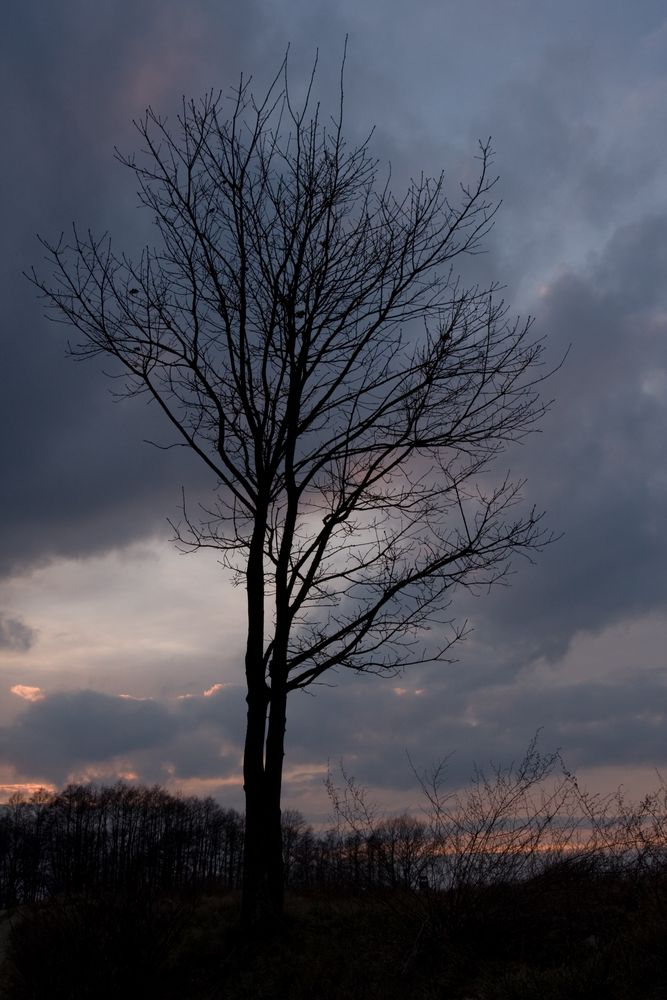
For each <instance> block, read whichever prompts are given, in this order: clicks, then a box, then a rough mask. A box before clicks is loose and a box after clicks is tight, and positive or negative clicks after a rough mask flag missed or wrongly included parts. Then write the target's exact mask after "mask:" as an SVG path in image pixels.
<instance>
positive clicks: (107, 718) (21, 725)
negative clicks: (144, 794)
mask: <svg viewBox="0 0 667 1000" xmlns="http://www.w3.org/2000/svg"><path fill="white" fill-rule="evenodd" d="M12 690H13V692H14V693H15V694H17V695H18V696H19V697H21V698H23V699H24V700H26V701H28V702H29V703H30V704H29V705H28V707H27V708H26V709H25V710H24V711H23V712H22V713H21V714H20V715H18V716H17V717H16V718H15V719H14V721H13V722H12V723H11V724H10V725H8V726H5V727H4V728H2V729H0V759H1V760H2V761H3V762H4V763H5V764H8V765H10V766H12V767H13V768H14V769H15V770H16V772H17V773H20V774H21V775H22V776H25V778H26V780H30V779H32V778H34V779H44V780H48V781H50V782H54V783H56V784H62V783H63V782H65V781H66V780H67V779H68V777H70V776H72V775H77V774H84V773H86V772H88V773H90V774H92V773H94V774H95V775H97V776H100V777H101V776H105V775H106V776H108V777H109V778H110V779H111V780H113V778H114V776H118V775H119V774H120V773H121V772H128V771H132V772H136V773H137V774H138V775H140V776H141V778H142V780H145V781H165V780H172V779H173V780H177V779H179V778H183V779H186V778H190V777H194V776H200V777H225V776H226V775H227V774H229V773H230V772H231V771H234V770H237V769H238V761H239V753H238V745H239V744H238V740H239V737H240V736H241V733H242V726H241V728H239V725H238V724H236V719H235V717H236V716H237V715H238V709H239V707H240V704H242V701H241V699H240V697H238V696H235V697H232V698H231V699H230V698H227V699H225V698H220V696H218V697H211V696H208V697H206V696H204V695H201V696H198V697H195V698H192V699H188V700H187V701H184V702H183V701H174V702H166V701H158V700H157V699H149V698H135V697H132V696H128V695H109V694H103V693H101V692H99V691H93V690H83V691H67V692H57V693H55V694H44V693H43V692H41V691H40V689H39V688H34V687H28V686H25V685H16V686H15V687H14V688H13V689H12ZM239 703H240V704H239Z"/></svg>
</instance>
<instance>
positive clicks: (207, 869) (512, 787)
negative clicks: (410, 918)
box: [0, 741, 667, 908]
mask: <svg viewBox="0 0 667 1000" xmlns="http://www.w3.org/2000/svg"><path fill="white" fill-rule="evenodd" d="M445 764H446V762H444V763H443V764H441V765H440V766H437V767H435V768H434V769H433V770H432V771H431V772H430V774H428V775H422V776H420V775H416V779H417V781H418V783H419V785H420V786H421V793H422V800H423V809H422V818H420V819H415V818H414V817H412V816H409V815H401V816H395V817H392V818H389V819H387V818H383V817H381V816H380V817H379V818H378V813H377V811H376V810H374V809H373V807H372V805H370V804H369V802H368V801H367V795H366V793H365V791H364V789H362V788H360V787H359V786H358V785H356V783H355V782H354V779H352V778H350V777H348V776H347V775H346V774H345V772H344V771H341V781H340V783H339V785H336V784H335V782H334V781H333V779H332V778H331V777H330V778H329V781H328V783H327V788H328V792H329V796H330V799H331V803H332V810H333V813H334V815H335V817H336V822H335V825H334V827H333V828H332V829H330V830H328V831H325V832H315V831H314V830H313V829H312V827H310V826H309V825H308V824H307V823H306V822H305V820H304V818H303V817H302V816H301V814H300V813H298V812H295V811H292V810H285V811H284V812H283V859H284V868H285V881H286V886H287V888H288V889H310V888H313V889H319V890H322V889H330V888H340V889H345V890H350V889H351V890H354V891H361V890H367V889H384V888H402V889H408V890H413V889H418V890H424V889H429V890H450V892H449V896H450V897H451V899H452V901H455V899H456V891H457V890H459V889H464V890H467V889H469V888H471V887H473V888H474V887H479V886H488V885H491V884H498V883H503V884H508V883H511V882H520V881H523V880H526V879H530V878H532V877H534V876H539V875H542V874H544V873H545V872H547V871H548V870H550V869H551V870H553V869H554V868H555V867H559V866H560V868H561V869H562V868H563V867H565V868H576V869H577V870H579V871H581V870H582V868H585V869H586V870H589V871H590V870H592V869H594V870H595V871H597V872H598V873H600V872H615V873H621V874H623V875H624V876H625V875H628V874H631V873H644V872H646V871H650V872H653V873H655V872H657V871H660V870H661V871H663V872H665V871H667V788H666V787H665V786H664V785H662V786H661V787H660V788H659V789H658V790H657V791H656V792H654V793H652V794H650V795H647V796H645V797H644V798H643V799H642V800H641V802H639V803H631V802H628V801H627V800H625V799H624V797H623V796H622V794H621V793H618V794H616V795H614V796H609V797H607V798H601V797H599V796H596V795H590V794H589V793H587V792H586V791H584V790H582V789H581V788H580V786H579V784H578V782H577V779H576V777H575V776H574V775H573V774H571V773H570V772H569V771H568V770H567V769H566V768H565V767H564V766H563V765H562V761H561V760H560V757H559V756H558V754H552V755H544V754H542V753H540V752H539V751H538V750H537V747H536V741H533V742H532V743H531V744H530V746H529V748H528V750H527V752H526V754H525V756H524V758H523V759H522V760H521V761H519V762H518V763H517V764H512V765H510V766H509V767H506V768H495V769H492V771H491V772H490V773H484V772H483V771H481V770H476V771H475V772H474V775H473V778H472V781H471V784H470V785H469V787H468V788H466V789H464V790H463V791H459V792H452V791H450V790H449V789H448V785H447V782H446V780H445V779H446V769H445ZM242 857H243V817H242V816H241V814H240V813H238V812H237V811H235V810H234V809H225V808H224V807H223V806H221V805H220V804H219V803H217V802H216V801H215V800H213V799H212V798H203V799H200V798H195V797H191V796H189V797H184V796H180V795H172V794H170V793H169V792H167V791H166V790H165V789H163V788H160V787H159V786H154V787H150V788H149V787H145V786H135V785H128V784H124V783H118V784H115V785H113V786H110V787H97V786H94V785H69V786H68V787H66V788H65V789H63V790H62V791H60V792H56V793H48V792H45V791H39V792H37V793H35V794H33V795H32V796H31V797H22V796H19V795H16V796H14V797H13V798H12V799H11V800H10V802H9V803H8V804H7V805H6V806H3V807H0V908H7V907H12V906H14V905H17V904H23V903H34V902H39V901H42V900H45V899H48V898H50V897H54V896H62V895H65V896H67V895H70V894H77V893H82V892H84V891H85V892H92V893H108V892H112V893H113V892H119V893H137V892H147V893H171V892H190V891H197V892H199V891H201V890H204V889H215V890H232V889H237V888H239V886H240V880H241V868H242ZM451 890H454V892H453V893H452V892H451Z"/></svg>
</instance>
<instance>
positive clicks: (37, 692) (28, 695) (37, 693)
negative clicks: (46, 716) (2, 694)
mask: <svg viewBox="0 0 667 1000" xmlns="http://www.w3.org/2000/svg"><path fill="white" fill-rule="evenodd" d="M9 690H10V691H11V693H12V694H15V695H16V696H17V698H23V699H24V700H25V701H43V699H44V697H45V695H44V693H43V691H42V689H41V688H38V687H32V686H31V685H30V684H15V685H14V687H11V688H10V689H9Z"/></svg>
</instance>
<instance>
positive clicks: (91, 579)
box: [0, 0, 667, 818]
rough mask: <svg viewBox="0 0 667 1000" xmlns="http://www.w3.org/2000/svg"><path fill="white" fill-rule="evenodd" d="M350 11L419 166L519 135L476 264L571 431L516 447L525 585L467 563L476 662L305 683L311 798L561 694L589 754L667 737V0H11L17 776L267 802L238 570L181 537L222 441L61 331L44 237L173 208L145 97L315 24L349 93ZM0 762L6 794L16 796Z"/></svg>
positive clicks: (1, 274)
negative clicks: (174, 534) (191, 496)
mask: <svg viewBox="0 0 667 1000" xmlns="http://www.w3.org/2000/svg"><path fill="white" fill-rule="evenodd" d="M346 33H347V34H349V47H348V60H347V76H346V97H347V128H348V132H349V134H350V135H351V137H352V138H356V137H358V136H362V135H364V134H365V133H366V132H367V131H368V127H369V126H371V125H374V126H375V133H374V139H373V149H374V151H375V152H376V153H377V154H378V155H379V156H380V157H381V158H382V159H383V160H389V161H391V164H392V170H393V176H394V178H395V179H396V183H397V184H398V183H399V182H400V179H401V178H407V177H409V176H410V174H414V173H419V172H421V171H422V170H424V171H425V172H427V173H438V172H439V171H440V170H441V169H442V168H444V169H445V171H446V172H447V176H448V177H449V178H450V179H451V183H452V185H453V186H455V185H456V183H457V180H458V178H459V177H460V176H462V175H464V174H465V171H466V170H468V169H469V165H470V163H471V158H472V157H473V156H474V154H475V151H476V144H477V140H478V139H479V138H484V139H485V138H486V137H487V136H489V135H491V136H493V141H494V145H495V148H496V151H497V152H496V161H495V162H496V166H497V169H498V172H499V174H500V177H501V179H500V182H499V186H498V193H499V195H500V196H501V197H502V199H503V205H502V208H501V211H500V213H499V216H498V220H497V224H496V227H495V229H494V230H493V233H492V234H491V236H490V237H489V239H488V241H487V248H488V254H486V255H485V256H484V257H483V258H481V259H479V261H478V263H477V267H478V270H479V273H480V274H481V275H482V277H483V278H484V279H485V280H489V279H491V278H495V279H498V280H500V281H502V282H503V283H504V284H505V285H506V286H507V290H506V293H505V294H506V298H507V300H508V301H509V302H511V303H512V305H513V307H514V309H515V310H516V312H520V313H521V314H523V315H525V314H528V313H530V314H533V315H534V316H535V317H536V327H535V329H536V332H537V333H538V334H539V335H545V336H546V337H547V340H548V345H549V346H548V351H549V356H550V358H552V359H553V360H554V361H557V359H559V358H560V357H562V355H563V353H564V351H565V350H566V348H567V347H568V345H571V349H570V353H569V355H568V357H567V361H566V363H565V365H564V366H563V368H562V369H561V370H560V372H559V373H558V374H557V375H556V376H555V377H554V378H553V380H552V383H551V385H550V393H551V394H553V396H554V397H555V400H556V402H555V404H554V407H553V409H552V411H551V413H550V415H549V416H548V418H547V419H546V420H545V422H544V424H543V428H542V433H541V434H540V435H539V437H535V438H533V439H531V441H530V442H529V443H528V444H526V445H524V446H523V447H522V448H521V449H519V450H517V451H514V452H512V453H511V454H510V455H508V456H506V457H505V459H504V463H505V466H506V465H508V464H509V466H510V467H511V469H512V472H513V473H516V474H517V475H526V476H527V477H528V480H529V484H528V487H527V494H528V496H529V498H530V499H531V500H534V501H535V503H536V504H537V505H538V506H539V507H541V508H544V509H546V510H547V511H548V520H549V525H550V527H551V528H552V529H553V530H554V531H555V532H556V533H562V536H563V537H562V539H561V540H560V541H559V542H558V543H557V544H554V545H553V546H552V547H551V548H549V549H548V550H547V551H546V552H545V553H543V554H542V555H540V556H539V557H538V559H537V561H536V564H535V565H533V566H526V565H521V566H518V567H517V569H518V572H517V574H516V576H515V577H514V578H513V580H512V586H511V587H510V588H507V589H503V590H501V591H497V592H495V593H492V594H491V595H490V596H488V597H483V598H479V599H476V600H472V599H470V598H465V599H464V598H463V597H461V598H460V599H459V600H458V601H457V602H456V603H455V605H454V611H455V612H456V613H457V614H458V615H459V616H460V617H461V618H465V617H467V618H468V619H469V621H470V624H471V625H472V626H474V632H473V633H472V635H471V637H470V638H469V639H468V640H467V642H466V643H465V644H463V645H461V646H460V647H459V649H458V654H457V655H458V662H457V663H456V664H454V665H452V666H448V667H443V666H439V667H437V668H436V667H428V668H423V669H421V670H411V671H407V672H406V673H405V674H404V676H402V677H400V678H394V679H389V680H379V679H377V678H361V679H359V678H346V677H334V678H332V679H331V680H332V682H333V684H334V686H332V687H320V688H318V689H317V690H316V692H315V695H314V696H311V695H308V694H298V695H295V696H293V700H292V705H291V707H290V713H289V720H288V733H287V737H288V751H287V758H286V774H287V781H286V800H287V803H288V804H289V805H291V806H295V807H298V808H301V809H302V810H303V811H304V812H306V813H307V814H308V815H310V816H312V817H315V818H316V817H317V816H319V815H320V814H321V813H323V812H325V811H326V804H325V802H324V796H323V792H322V775H323V773H324V772H325V771H326V766H327V760H331V761H332V762H336V761H338V760H339V759H341V758H342V759H343V760H344V762H345V764H346V767H347V768H348V770H349V771H350V772H351V773H353V774H355V775H356V777H357V778H358V780H359V781H360V782H361V783H363V784H365V785H367V786H369V787H370V788H371V789H372V794H373V796H374V797H375V799H376V800H377V801H378V802H380V803H381V804H383V805H385V806H386V807H387V808H399V807H402V806H410V805H412V804H413V803H414V801H415V800H416V798H417V796H416V792H415V790H414V778H413V777H412V775H411V773H410V767H409V764H408V762H407V757H406V750H407V751H408V752H409V754H410V755H411V757H412V759H413V760H414V761H415V762H416V763H417V765H418V766H420V767H428V765H429V763H430V762H431V761H433V760H434V759H437V758H439V757H442V756H443V755H445V754H447V753H450V752H452V751H453V752H454V756H453V757H452V758H451V762H450V780H451V781H452V783H453V784H457V783H460V782H462V781H464V780H465V779H466V777H467V776H468V774H469V773H470V770H471V765H472V761H473V760H477V761H478V762H480V763H482V764H484V763H485V762H488V761H489V760H498V761H508V760H510V759H511V758H512V757H516V756H517V755H520V754H521V752H522V750H523V749H524V748H525V746H526V744H527V743H528V741H529V739H530V738H531V736H532V735H533V733H534V732H535V731H536V730H537V729H538V728H540V727H541V729H542V735H541V742H542V745H543V747H544V748H545V749H546V750H552V749H555V748H556V747H560V748H562V752H563V754H564V757H565V759H566V760H567V762H568V763H569V765H570V766H571V767H573V768H576V769H577V771H578V772H579V773H580V774H581V775H582V776H583V777H584V779H585V781H586V783H587V784H588V785H589V787H591V788H593V789H599V790H606V789H610V788H613V787H615V786H616V785H617V784H618V783H619V782H624V783H625V784H626V786H627V788H628V790H629V791H630V792H632V793H634V794H639V793H641V792H642V791H643V790H644V789H646V788H648V787H649V786H650V785H651V784H652V783H654V781H655V769H656V768H657V769H661V768H664V769H667V740H666V739H665V736H666V727H667V672H666V670H665V667H666V663H665V659H666V653H665V651H666V650H667V532H666V531H665V527H666V524H665V521H666V513H667V447H666V443H665V442H666V440H667V434H666V431H667V170H666V168H665V163H666V161H667V13H666V12H665V5H664V2H663V0H655V2H654V0H635V3H633V4H631V5H630V4H628V3H627V2H626V0H585V2H582V0H559V3H557V4H556V3H554V2H547V0H465V2H464V0H415V2H414V3H413V4H410V5H408V4H405V3H399V2H397V0H364V2H363V3H360V2H359V0H354V2H352V0H342V2H340V3H338V4H331V3H329V2H326V3H325V2H324V0H275V2H273V3H269V2H262V0H246V2H245V3H243V4H239V3H236V2H232V0H189V2H188V3H183V2H181V0H139V2H136V0H135V2H133V3H130V2H129V0H114V2H108V3H106V4H91V3H89V2H86V0H62V2H60V3H58V4H49V3H45V2H44V3H36V2H35V3H25V2H24V0H5V3H4V4H3V31H2V40H1V41H0V46H1V47H2V53H1V56H2V58H1V61H0V74H1V76H2V79H1V81H0V82H1V89H2V94H3V104H4V107H3V147H4V152H3V156H2V160H1V162H0V169H1V170H2V172H3V178H2V191H3V193H4V211H3V227H2V237H1V238H2V254H3V263H2V269H1V271H0V281H1V282H2V303H3V309H2V315H1V319H0V323H1V334H0V411H1V415H0V447H1V449H2V465H1V469H2V478H1V480H0V503H1V513H2V516H1V517H0V533H1V534H2V538H1V540H0V792H4V793H5V794H6V793H7V792H8V791H9V790H11V789H12V788H14V787H17V786H21V787H22V786H29V785H34V784H38V785H39V784H48V785H59V784H62V783H63V782H65V781H67V780H70V779H77V780H78V779H85V778H94V779H98V780H111V779H114V778H115V777H117V776H119V775H122V776H126V777H128V778H130V779H132V777H134V778H136V779H137V780H139V779H140V780H145V781H149V782H155V781H158V782H161V783H164V784H167V785H169V787H170V788H180V789H183V790H184V791H192V792H197V793H199V792H205V793H211V794H214V795H216V796H217V797H219V798H220V799H221V800H222V801H224V802H225V803H227V804H230V805H237V806H240V805H241V795H240V791H239V773H240V746H241V741H242V735H243V723H244V703H243V690H242V686H241V685H242V672H241V670H242V656H243V598H244V595H243V592H242V591H241V590H238V589H237V590H235V589H233V588H232V586H231V584H230V581H229V580H228V579H226V577H225V574H224V572H223V570H222V569H221V568H220V566H219V565H218V564H217V562H216V560H215V558H207V557H206V556H204V555H202V554H198V555H193V556H189V557H188V556H183V555H181V554H179V553H178V552H176V551H175V549H174V547H173V545H172V544H171V543H170V541H169V534H170V533H169V527H168V525H167V521H166V519H167V517H169V516H173V515H174V514H175V513H176V511H177V507H178V502H179V497H180V487H181V485H182V484H183V485H186V486H187V487H188V490H190V491H192V492H193V493H195V494H196V493H198V492H199V491H205V490H206V489H208V488H209V486H210V483H209V482H208V481H207V479H206V475H205V474H204V473H202V471H201V470H200V469H199V468H198V467H197V465H196V463H195V461H194V460H188V458H187V457H184V456H183V455H181V454H180V453H179V456H178V460H177V459H176V458H175V457H174V453H173V452H165V451H158V450H156V449H154V448H151V447H150V446H149V445H147V444H145V443H144V439H146V438H152V439H154V438H160V435H161V433H162V430H163V428H161V425H160V422H159V419H158V417H157V415H156V414H155V413H154V412H153V411H152V410H150V411H149V410H147V409H146V407H145V406H143V405H141V404H139V403H138V402H137V401H130V402H124V403H122V402H121V403H118V402H115V401H114V400H113V399H112V397H111V395H110V392H109V383H108V381H107V379H106V378H105V376H104V373H103V371H102V366H101V365H96V364H94V363H91V364H85V365H84V364H75V363H74V362H73V361H72V360H71V359H69V358H67V356H66V339H67V331H66V330H65V329H64V328H63V327H59V326H54V325H53V324H49V323H47V322H45V321H44V319H43V318H42V309H41V305H40V303H39V302H38V301H37V299H36V296H35V293H34V289H32V288H31V287H30V285H29V284H28V283H27V282H26V281H25V280H24V279H22V277H21V271H22V270H24V269H26V268H29V267H30V265H31V264H33V263H34V264H39V260H40V248H39V246H38V244H37V242H36V239H35V234H36V233H37V232H40V233H42V234H44V235H46V236H57V234H58V233H59V232H60V231H61V230H63V229H67V228H68V227H69V226H71V223H72V221H74V220H76V221H77V222H78V223H79V224H80V226H82V227H84V228H85V227H87V226H90V227H91V228H92V229H93V230H95V231H97V232H103V231H104V230H106V229H109V230H111V231H112V233H113V234H114V237H115V242H116V244H117V246H122V247H127V248H128V249H130V250H132V249H136V247H137V246H139V245H140V244H141V242H142V240H143V239H149V238H150V234H149V233H148V231H147V230H146V225H147V220H146V219H145V218H144V216H142V215H141V213H139V212H137V207H136V206H137V198H136V195H135V190H134V184H133V181H132V176H131V175H130V174H129V173H128V172H127V171H126V170H124V169H123V168H122V167H121V166H120V165H119V164H118V163H117V162H116V161H115V160H114V158H113V150H114V147H116V146H117V147H119V148H120V149H121V150H122V151H127V152H131V151H132V150H133V149H135V148H136V146H137V138H136V135H135V133H134V132H133V128H132V124H131V121H132V119H133V118H135V117H137V116H140V115H141V114H142V112H143V110H144V108H145V107H146V106H147V105H149V104H150V105H152V106H153V107H155V109H157V110H159V111H161V112H163V113H166V114H172V113H175V112H176V111H177V108H178V104H179V101H180V98H181V95H183V94H185V95H186V96H194V97H197V96H199V95H201V94H202V93H203V92H205V91H207V90H210V89H215V90H218V89H227V88H229V87H231V86H232V85H234V84H235V83H236V82H237V81H238V77H239V74H240V72H241V71H243V72H244V73H245V74H249V73H252V74H254V77H255V79H256V80H257V87H258V89H260V90H261V85H262V82H263V81H266V80H267V79H268V78H269V76H270V75H271V72H272V71H273V70H274V69H275V68H276V67H277V66H278V65H279V63H280V61H281V58H282V55H283V53H284V51H285V48H286V46H287V44H288V43H290V44H291V56H290V59H291V65H292V79H293V81H294V82H295V86H298V83H299V81H300V80H302V79H303V78H304V74H305V73H306V72H307V70H308V68H309V67H310V65H311V64H312V60H313V57H314V54H315V50H316V48H317V47H318V46H319V48H320V76H319V87H320V93H321V95H322V97H323V100H324V101H325V104H326V100H327V97H328V96H329V95H331V94H332V93H333V90H334V87H335V80H336V73H337V67H338V64H339V60H340V56H341V52H342V48H343V43H344V38H345V35H346ZM1 797H2V796H1V795H0V798H1Z"/></svg>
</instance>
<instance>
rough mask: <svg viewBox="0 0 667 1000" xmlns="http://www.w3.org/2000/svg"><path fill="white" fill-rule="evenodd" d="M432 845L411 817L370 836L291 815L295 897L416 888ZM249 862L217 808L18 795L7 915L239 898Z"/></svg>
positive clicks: (156, 793)
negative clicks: (103, 900) (111, 900)
mask: <svg viewBox="0 0 667 1000" xmlns="http://www.w3.org/2000/svg"><path fill="white" fill-rule="evenodd" d="M426 843H427V835H426V829H425V827H424V825H423V824H421V823H419V822H417V821H416V820H414V819H411V818H409V817H405V816H404V817H398V818H395V819H392V820H388V821H385V822H384V823H383V824H381V825H378V826H377V828H376V829H374V830H373V832H372V834H371V835H370V836H364V835H363V834H362V833H361V832H358V831H357V832H355V831H348V832H347V833H343V832H341V831H340V830H339V831H335V830H332V831H328V832H327V833H324V834H320V835H318V834H315V833H314V832H313V830H312V828H311V827H310V826H308V825H307V824H306V823H305V821H304V819H303V817H302V816H301V814H300V813H298V812H296V811H293V810H286V811H285V812H284V813H283V853H284V862H285V879H286V883H287V886H288V887H290V888H302V887H315V886H318V887H322V886H327V885H331V884H337V885H351V886H357V887H361V886H368V885H394V886H396V885H402V886H406V887H410V886H416V885H418V883H419V879H420V877H423V873H424V871H425V868H426V866H427V862H428V859H427V851H426ZM242 855H243V817H242V816H241V815H240V814H239V813H238V812H237V811H236V810H234V809H225V808H223V807H222V806H221V805H219V804H218V803H217V802H216V801H214V800H213V799H212V798H203V799H200V798H195V797H191V796H188V797H183V796H176V795H171V794H170V793H169V792H167V791H165V789H163V788H160V787H158V786H155V787H150V788H149V787H145V786H134V785H127V784H124V783H118V784H115V785H113V786H111V787H96V786H93V785H68V786H67V787H66V788H65V789H63V790H62V791H60V792H57V793H53V794H51V793H47V792H44V791H40V792H37V793H35V794H33V795H32V796H30V797H29V798H26V797H21V796H19V795H15V796H14V797H13V798H12V799H11V800H10V802H9V803H8V804H7V805H6V806H4V807H2V808H1V809H0V908H6V907H10V906H14V905H17V904H20V903H34V902H39V901H40V900H43V899H46V898H48V897H50V896H54V895H58V894H71V893H78V892H82V891H86V892H96V891H99V892H102V891H112V892H113V891H121V892H127V891H131V892H136V891H144V890H145V891H147V892H155V891H159V892H170V891H174V890H176V891H188V890H201V889H205V888H207V887H208V888H215V889H236V888H238V887H239V886H240V880H241V863H242Z"/></svg>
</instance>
